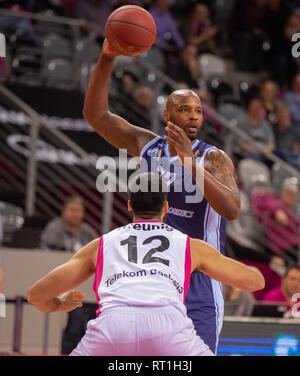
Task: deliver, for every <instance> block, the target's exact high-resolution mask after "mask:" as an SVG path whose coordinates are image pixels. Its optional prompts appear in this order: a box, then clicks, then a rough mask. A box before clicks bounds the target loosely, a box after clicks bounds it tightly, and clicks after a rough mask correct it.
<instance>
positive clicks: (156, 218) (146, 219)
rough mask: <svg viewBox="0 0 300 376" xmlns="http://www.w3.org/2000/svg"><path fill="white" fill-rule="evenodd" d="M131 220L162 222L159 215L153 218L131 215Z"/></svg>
mask: <svg viewBox="0 0 300 376" xmlns="http://www.w3.org/2000/svg"><path fill="white" fill-rule="evenodd" d="M133 222H162V220H161V218H160V217H153V218H141V217H133Z"/></svg>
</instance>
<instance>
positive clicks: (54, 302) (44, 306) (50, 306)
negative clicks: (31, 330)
mask: <svg viewBox="0 0 300 376" xmlns="http://www.w3.org/2000/svg"><path fill="white" fill-rule="evenodd" d="M28 302H29V303H32V304H33V305H34V306H35V307H36V308H37V309H38V310H39V311H41V312H59V311H58V308H59V306H60V299H59V298H58V297H55V298H53V299H50V300H48V301H47V302H43V303H34V302H31V301H30V300H29V299H28Z"/></svg>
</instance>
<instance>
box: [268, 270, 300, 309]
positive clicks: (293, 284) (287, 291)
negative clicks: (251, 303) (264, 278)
mask: <svg viewBox="0 0 300 376" xmlns="http://www.w3.org/2000/svg"><path fill="white" fill-rule="evenodd" d="M294 294H300V265H296V264H294V265H291V266H289V267H288V268H287V270H286V272H285V275H284V276H283V278H282V281H281V286H280V287H277V288H276V289H274V290H271V291H269V292H268V293H267V294H266V295H265V296H264V298H263V301H264V302H274V303H275V302H276V303H281V302H282V303H286V304H287V306H288V311H290V310H291V308H292V307H293V305H294V304H296V303H297V299H296V300H295V299H293V295H294ZM298 300H299V298H298Z"/></svg>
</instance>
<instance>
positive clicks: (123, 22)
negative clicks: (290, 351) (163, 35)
mask: <svg viewBox="0 0 300 376" xmlns="http://www.w3.org/2000/svg"><path fill="white" fill-rule="evenodd" d="M112 23H122V24H126V25H132V26H136V27H138V28H140V29H143V30H146V31H148V32H149V33H151V34H152V35H154V36H155V35H156V34H155V33H154V32H153V31H151V30H149V29H147V28H146V27H144V26H140V25H137V24H134V23H132V22H127V21H119V20H116V21H114V20H113V21H109V22H108V23H107V24H108V25H110V24H112Z"/></svg>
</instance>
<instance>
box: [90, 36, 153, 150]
mask: <svg viewBox="0 0 300 376" xmlns="http://www.w3.org/2000/svg"><path fill="white" fill-rule="evenodd" d="M116 56H118V53H117V52H115V51H114V50H112V49H111V48H110V46H109V45H108V43H107V41H106V40H105V41H104V43H103V48H102V52H101V55H100V57H99V60H98V62H97V64H96V66H95V69H94V71H93V73H92V75H91V79H90V82H89V86H88V89H87V92H86V96H85V101H84V109H83V115H84V118H85V119H86V121H87V122H88V123H89V124H90V125H91V126H92V127H93V128H94V129H95V131H96V132H98V133H99V134H100V136H102V137H103V138H104V139H105V140H106V141H107V142H109V143H110V144H111V145H113V146H114V147H115V148H117V149H127V153H128V154H130V155H132V156H139V155H140V152H141V150H142V148H143V147H144V146H145V145H146V144H147V143H148V142H149V141H151V140H152V139H153V138H154V137H156V135H155V134H154V133H153V132H150V131H149V130H146V129H144V128H141V127H137V126H135V125H132V124H130V123H129V122H128V121H126V120H125V119H123V118H121V117H120V116H118V115H115V114H113V113H111V112H110V111H109V109H108V83H109V78H110V75H111V71H112V66H113V62H114V58H115V57H116Z"/></svg>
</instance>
